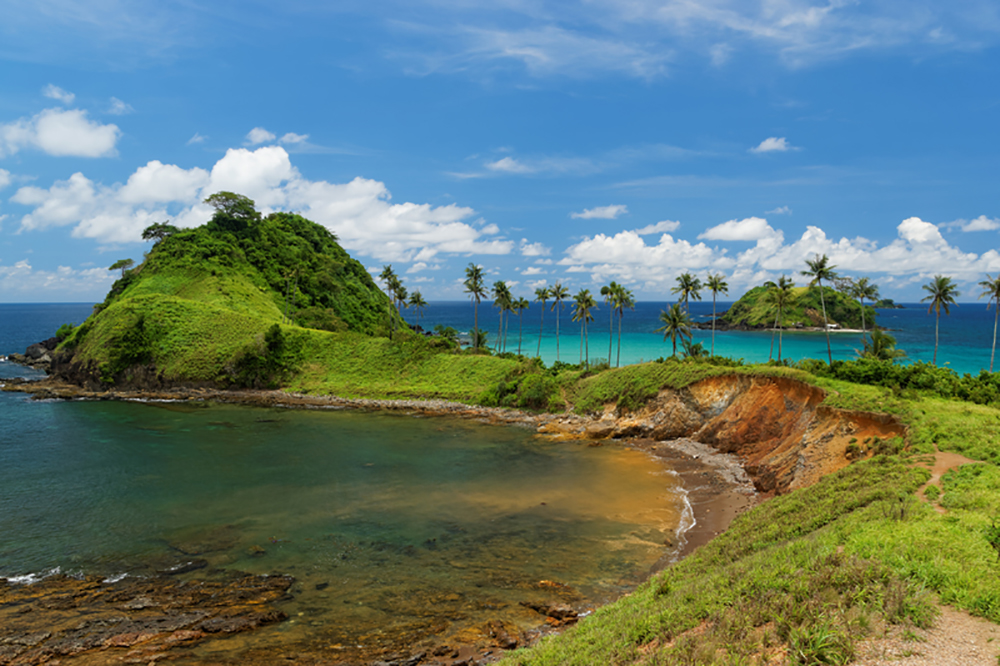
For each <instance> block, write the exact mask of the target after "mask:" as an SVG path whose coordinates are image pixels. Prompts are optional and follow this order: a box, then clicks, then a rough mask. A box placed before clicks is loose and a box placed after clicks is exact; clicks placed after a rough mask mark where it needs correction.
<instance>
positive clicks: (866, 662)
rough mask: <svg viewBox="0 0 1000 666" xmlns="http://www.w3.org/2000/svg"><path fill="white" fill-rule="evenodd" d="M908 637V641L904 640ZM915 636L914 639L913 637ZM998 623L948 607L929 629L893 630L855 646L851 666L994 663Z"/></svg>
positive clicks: (975, 665) (999, 644)
mask: <svg viewBox="0 0 1000 666" xmlns="http://www.w3.org/2000/svg"><path fill="white" fill-rule="evenodd" d="M907 639H909V640H907ZM914 639H916V640H914ZM998 639H1000V626H997V625H995V624H993V623H992V622H989V621H988V620H984V619H982V618H978V617H972V616H971V615H969V614H968V613H966V612H964V611H960V610H956V609H954V608H951V607H949V606H942V607H941V616H940V617H938V619H937V621H936V622H935V623H934V627H933V628H932V629H929V630H926V631H924V630H920V629H913V630H909V632H907V631H906V630H902V629H894V630H893V631H892V632H890V635H889V636H887V637H885V638H880V639H874V640H869V641H865V642H863V643H861V644H860V645H859V646H858V656H859V659H858V660H857V661H855V662H853V663H854V664H855V666H888V665H890V664H891V665H892V666H996V664H997V657H998V655H1000V640H998Z"/></svg>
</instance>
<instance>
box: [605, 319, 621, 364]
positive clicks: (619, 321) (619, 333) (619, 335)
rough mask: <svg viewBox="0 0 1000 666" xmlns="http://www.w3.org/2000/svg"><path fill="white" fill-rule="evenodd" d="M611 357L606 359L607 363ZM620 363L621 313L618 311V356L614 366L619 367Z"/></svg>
mask: <svg viewBox="0 0 1000 666" xmlns="http://www.w3.org/2000/svg"><path fill="white" fill-rule="evenodd" d="M610 362H611V359H608V363H610ZM621 364H622V313H621V312H619V313H618V358H617V359H616V360H615V367H616V368H619V367H621Z"/></svg>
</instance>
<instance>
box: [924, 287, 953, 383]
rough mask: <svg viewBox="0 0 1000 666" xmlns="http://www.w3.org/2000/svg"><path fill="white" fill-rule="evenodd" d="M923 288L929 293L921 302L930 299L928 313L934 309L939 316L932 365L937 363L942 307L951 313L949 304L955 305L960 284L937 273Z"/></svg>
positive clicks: (936, 321) (935, 327)
mask: <svg viewBox="0 0 1000 666" xmlns="http://www.w3.org/2000/svg"><path fill="white" fill-rule="evenodd" d="M923 288H924V290H926V291H927V292H929V293H928V295H927V296H924V297H923V298H921V299H920V302H921V303H923V302H924V301H930V302H931V304H930V307H928V308H927V314H930V313H931V311H932V310H933V311H934V314H935V315H936V317H937V318H936V319H935V321H934V359H933V360H932V361H931V365H937V350H938V326H939V324H940V323H941V308H944V313H945V314H951V313H950V311H949V310H948V306H950V305H955V299H956V298H958V297H959V296H960V295H961V294H959V293H958V286H957V285H956V284H955V283H954V282H952V281H951V278H950V277H945V276H944V275H935V276H934V279H933V280H932V281H931V282H928V283H927V284H925V285H923Z"/></svg>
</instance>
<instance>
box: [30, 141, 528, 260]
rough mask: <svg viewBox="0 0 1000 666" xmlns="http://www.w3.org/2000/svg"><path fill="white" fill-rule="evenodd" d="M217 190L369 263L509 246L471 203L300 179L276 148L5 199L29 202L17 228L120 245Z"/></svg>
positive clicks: (183, 220)
mask: <svg viewBox="0 0 1000 666" xmlns="http://www.w3.org/2000/svg"><path fill="white" fill-rule="evenodd" d="M220 190H228V191H232V192H239V193H241V194H245V195H246V196H248V197H250V198H251V199H253V200H254V201H255V202H256V203H257V206H258V208H259V209H261V210H262V211H263V212H270V211H273V210H294V211H297V212H301V213H302V214H303V215H305V216H306V217H308V218H310V219H312V220H314V221H316V222H318V223H320V224H322V225H324V226H326V227H327V228H328V229H330V230H331V231H332V232H334V233H335V234H337V236H338V237H339V238H340V241H341V244H342V245H343V246H344V247H346V248H347V249H348V250H351V251H355V252H359V253H361V254H363V255H367V256H370V257H373V258H375V259H377V260H379V261H415V262H423V263H425V264H429V262H431V260H433V259H434V258H435V257H436V256H438V255H439V254H509V253H511V252H513V251H514V249H515V247H516V244H515V243H514V242H513V241H510V240H507V239H504V238H502V237H500V229H499V228H498V227H497V226H496V225H495V224H485V223H483V222H482V220H478V219H476V218H475V211H473V210H472V209H471V208H467V207H463V206H458V205H456V204H451V205H448V206H432V205H430V204H417V203H409V202H406V203H398V204H395V203H392V202H391V198H392V197H391V194H390V193H389V190H388V188H386V186H385V184H383V183H380V182H378V181H375V180H369V179H365V178H355V179H354V180H352V181H350V182H348V183H328V182H325V181H310V180H308V179H305V178H303V177H302V175H301V174H300V173H299V172H298V170H297V169H296V168H295V167H294V166H293V165H292V163H291V160H290V159H289V156H288V153H287V152H286V151H285V149H284V148H282V147H281V146H265V147H261V148H258V149H256V150H248V149H246V148H237V149H230V150H229V151H227V152H226V154H225V156H223V157H222V158H221V159H220V160H219V161H218V162H216V163H215V165H214V166H213V167H212V169H211V170H210V171H206V170H204V169H200V168H197V167H195V168H191V169H184V168H182V167H179V166H177V165H172V164H163V163H161V162H159V161H157V160H154V161H152V162H149V163H148V164H146V165H145V166H143V167H140V168H139V169H137V170H136V171H135V172H134V173H133V174H132V175H131V176H130V177H129V178H128V181H127V182H126V183H125V184H114V185H102V184H99V183H95V182H93V181H91V180H90V179H89V178H87V177H86V176H84V175H83V174H82V173H75V174H73V175H72V176H70V178H68V179H67V180H64V181H57V182H55V183H53V184H52V185H51V186H50V187H48V188H42V187H36V186H28V187H22V188H20V189H19V190H17V192H16V193H15V194H14V196H13V197H12V198H11V200H12V201H13V202H15V203H18V204H21V205H23V206H27V207H29V208H31V211H30V212H29V213H28V214H26V215H24V216H23V217H22V218H21V229H22V230H23V231H33V230H39V229H45V228H50V227H59V226H71V227H72V228H73V231H72V233H73V235H74V236H76V237H86V238H94V239H96V240H98V241H100V242H104V243H126V242H140V241H141V234H142V230H143V229H144V228H146V227H147V226H149V225H150V224H152V223H154V222H162V221H164V220H166V219H171V220H173V223H174V224H176V225H178V226H181V227H190V226H196V225H199V224H202V223H204V222H205V221H207V220H208V219H209V218H210V217H211V214H212V210H211V208H210V207H208V206H207V205H205V204H204V203H201V202H202V201H203V200H204V199H205V197H207V196H208V195H210V194H212V193H214V192H218V191H220Z"/></svg>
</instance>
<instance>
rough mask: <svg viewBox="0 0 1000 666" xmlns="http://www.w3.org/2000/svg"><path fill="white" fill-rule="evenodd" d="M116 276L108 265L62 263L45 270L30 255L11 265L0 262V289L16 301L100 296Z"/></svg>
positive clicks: (83, 298)
mask: <svg viewBox="0 0 1000 666" xmlns="http://www.w3.org/2000/svg"><path fill="white" fill-rule="evenodd" d="M115 277H117V274H114V273H111V272H109V271H108V270H107V269H106V268H82V269H81V268H71V267H69V266H59V267H57V268H56V269H55V270H54V271H45V270H38V269H35V268H33V267H32V265H31V264H30V263H29V262H28V261H27V260H26V259H25V260H21V261H18V262H16V263H14V264H12V265H8V266H5V265H4V264H2V263H0V291H3V293H4V295H5V296H6V297H7V298H9V299H10V300H12V301H19V300H23V299H31V300H32V301H35V300H39V298H40V297H41V300H45V297H46V296H47V297H48V298H50V299H52V300H66V298H67V297H75V298H78V299H82V300H87V299H96V298H100V296H101V295H102V294H104V293H105V292H106V291H107V290H108V288H110V287H111V284H112V283H113V282H114V281H115ZM71 300H72V299H71Z"/></svg>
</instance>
